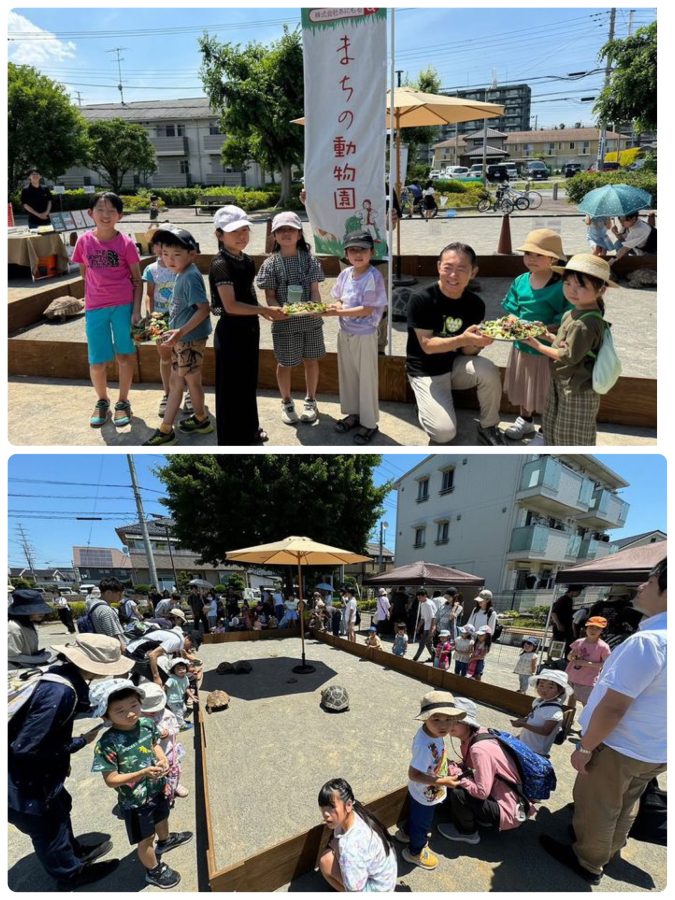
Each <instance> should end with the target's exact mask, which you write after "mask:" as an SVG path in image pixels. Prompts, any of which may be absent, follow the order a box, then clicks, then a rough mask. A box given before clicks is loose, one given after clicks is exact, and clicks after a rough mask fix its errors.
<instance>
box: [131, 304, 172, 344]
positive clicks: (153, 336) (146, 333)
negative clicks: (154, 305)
mask: <svg viewBox="0 0 675 900" xmlns="http://www.w3.org/2000/svg"><path fill="white" fill-rule="evenodd" d="M168 330H169V314H168V313H163V312H154V313H151V314H150V315H149V316H145V317H144V318H143V319H140V320H139V321H138V322H137V323H136V325H132V326H131V336H132V338H133V339H134V341H135V343H137V344H142V343H143V342H144V341H152V342H153V343H155V344H157V343H159V341H160V340H161V338H162V336H163V335H164V334H165V333H166V332H167V331H168Z"/></svg>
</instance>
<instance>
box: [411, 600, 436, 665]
mask: <svg viewBox="0 0 675 900" xmlns="http://www.w3.org/2000/svg"><path fill="white" fill-rule="evenodd" d="M416 596H417V602H418V603H419V605H420V606H419V619H418V625H417V633H418V634H419V638H418V639H419V644H418V647H417V653H416V654H415V655H414V656H413V659H414V660H418V659H419V658H420V656H421V655H422V651H423V650H424V648H425V647H426V648H427V650H428V651H429V659H428V660H427V662H433V661H434V645H433V642H432V641H433V636H434V625H435V623H436V604H435V603H434V601H433V600H432V599H431V597H429V596H428V595H427V592H426V591H425V590H424V588H422V589H421V590H419V591H417V594H416Z"/></svg>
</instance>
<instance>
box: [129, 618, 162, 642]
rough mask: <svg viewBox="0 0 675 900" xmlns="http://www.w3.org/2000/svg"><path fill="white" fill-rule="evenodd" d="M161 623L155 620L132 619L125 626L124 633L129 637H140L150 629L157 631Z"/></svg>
mask: <svg viewBox="0 0 675 900" xmlns="http://www.w3.org/2000/svg"><path fill="white" fill-rule="evenodd" d="M158 629H159V625H157V624H155V623H154V622H141V621H140V620H139V619H130V620H129V623H128V624H127V625H125V627H124V634H125V636H126V637H128V638H139V637H143V635H145V634H147V633H148V632H149V631H157V630H158Z"/></svg>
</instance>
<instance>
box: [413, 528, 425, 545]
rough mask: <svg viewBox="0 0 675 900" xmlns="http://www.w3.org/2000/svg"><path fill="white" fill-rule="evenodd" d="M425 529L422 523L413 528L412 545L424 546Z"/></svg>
mask: <svg viewBox="0 0 675 900" xmlns="http://www.w3.org/2000/svg"><path fill="white" fill-rule="evenodd" d="M426 531H427V529H426V526H424V525H422V526H421V527H420V528H416V529H415V541H414V543H413V547H424V543H425V541H424V539H425V535H426Z"/></svg>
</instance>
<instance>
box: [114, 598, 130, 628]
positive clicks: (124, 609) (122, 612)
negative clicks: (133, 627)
mask: <svg viewBox="0 0 675 900" xmlns="http://www.w3.org/2000/svg"><path fill="white" fill-rule="evenodd" d="M128 603H129V600H128V599H127V600H123V601H122V602H121V603H120V605H119V606H118V608H117V615H118V616H119V619H120V622H121V623H122V625H126V624H127V623H128V622H131V621H132V618H131V615H130V614H129V607H128V605H127V604H128Z"/></svg>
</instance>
